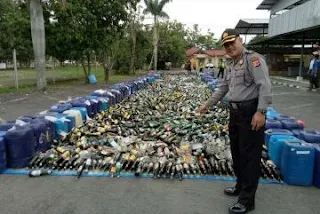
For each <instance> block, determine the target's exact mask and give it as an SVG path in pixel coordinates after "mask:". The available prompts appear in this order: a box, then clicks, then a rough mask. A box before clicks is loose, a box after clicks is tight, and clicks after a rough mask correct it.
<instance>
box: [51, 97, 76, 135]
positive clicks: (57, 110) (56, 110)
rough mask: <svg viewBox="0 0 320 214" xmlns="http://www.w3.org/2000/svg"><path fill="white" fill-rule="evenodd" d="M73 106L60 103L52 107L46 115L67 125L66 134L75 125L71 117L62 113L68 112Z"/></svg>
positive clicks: (73, 118) (74, 119)
mask: <svg viewBox="0 0 320 214" xmlns="http://www.w3.org/2000/svg"><path fill="white" fill-rule="evenodd" d="M72 107H73V106H72V105H71V104H70V103H64V102H61V103H59V104H56V105H54V106H52V107H51V108H50V110H49V112H48V113H46V115H48V116H53V117H56V118H57V119H62V120H64V122H67V123H68V132H70V131H71V130H72V129H73V128H74V127H75V125H76V118H75V116H73V115H67V114H63V112H65V111H67V110H70V109H71V108H72Z"/></svg>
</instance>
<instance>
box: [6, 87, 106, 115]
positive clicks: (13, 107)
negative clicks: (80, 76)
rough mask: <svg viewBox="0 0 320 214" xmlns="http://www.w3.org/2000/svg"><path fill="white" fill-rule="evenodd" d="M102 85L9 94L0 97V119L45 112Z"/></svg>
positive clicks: (52, 88)
mask: <svg viewBox="0 0 320 214" xmlns="http://www.w3.org/2000/svg"><path fill="white" fill-rule="evenodd" d="M100 88H105V86H104V85H102V84H101V85H93V86H92V85H85V84H82V83H81V84H79V85H77V86H74V85H73V86H67V85H66V86H59V87H51V88H50V89H49V90H48V91H47V93H46V94H44V93H40V92H34V93H31V94H25V93H18V94H17V93H11V94H5V95H3V94H1V95H0V118H3V119H4V120H14V119H16V118H17V117H19V116H22V115H32V114H36V113H39V112H41V111H44V110H47V109H48V108H49V107H50V106H51V105H53V104H55V103H57V102H59V100H65V99H68V97H72V98H75V97H77V96H84V95H88V94H89V93H91V92H93V91H94V90H96V89H100Z"/></svg>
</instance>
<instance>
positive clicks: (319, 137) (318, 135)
mask: <svg viewBox="0 0 320 214" xmlns="http://www.w3.org/2000/svg"><path fill="white" fill-rule="evenodd" d="M298 136H299V138H300V139H301V140H304V141H306V142H307V143H317V144H320V132H319V131H316V130H309V131H308V130H304V131H301V132H300V133H299V135H298Z"/></svg>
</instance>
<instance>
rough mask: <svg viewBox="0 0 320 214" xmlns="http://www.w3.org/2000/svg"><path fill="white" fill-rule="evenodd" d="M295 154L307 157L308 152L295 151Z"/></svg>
mask: <svg viewBox="0 0 320 214" xmlns="http://www.w3.org/2000/svg"><path fill="white" fill-rule="evenodd" d="M296 154H297V155H309V154H310V151H297V152H296Z"/></svg>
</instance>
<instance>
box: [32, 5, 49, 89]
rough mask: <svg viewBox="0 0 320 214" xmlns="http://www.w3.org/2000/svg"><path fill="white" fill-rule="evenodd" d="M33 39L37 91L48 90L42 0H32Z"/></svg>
mask: <svg viewBox="0 0 320 214" xmlns="http://www.w3.org/2000/svg"><path fill="white" fill-rule="evenodd" d="M30 22H31V37H32V44H33V52H34V65H35V70H36V72H37V89H38V90H42V91H44V90H46V87H47V81H46V76H45V68H46V58H45V52H46V44H45V43H46V42H45V30H44V19H43V8H42V2H41V0H30Z"/></svg>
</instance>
